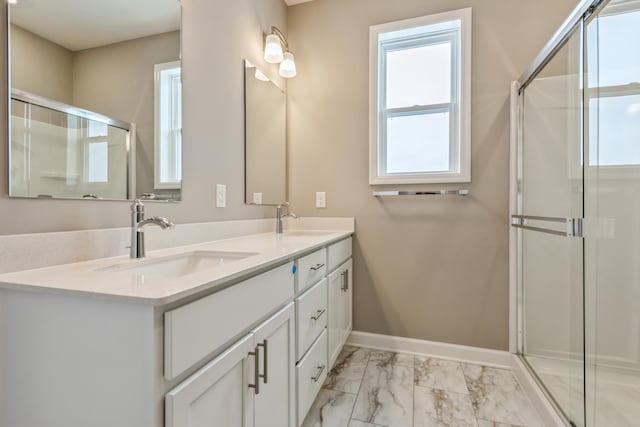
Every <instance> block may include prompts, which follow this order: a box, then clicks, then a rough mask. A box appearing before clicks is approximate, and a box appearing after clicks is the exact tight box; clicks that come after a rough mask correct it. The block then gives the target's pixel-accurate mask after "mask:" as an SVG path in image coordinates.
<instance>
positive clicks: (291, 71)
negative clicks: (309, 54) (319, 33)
mask: <svg viewBox="0 0 640 427" xmlns="http://www.w3.org/2000/svg"><path fill="white" fill-rule="evenodd" d="M296 74H298V71H297V70H296V61H295V60H294V59H293V53H291V52H285V54H284V59H283V60H282V62H281V63H280V75H281V76H282V77H284V78H285V79H290V78H293V77H295V76H296Z"/></svg>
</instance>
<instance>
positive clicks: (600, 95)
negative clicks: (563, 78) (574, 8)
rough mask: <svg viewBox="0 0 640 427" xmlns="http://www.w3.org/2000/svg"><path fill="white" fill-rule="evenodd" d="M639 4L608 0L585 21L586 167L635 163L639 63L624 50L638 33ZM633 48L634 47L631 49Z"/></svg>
mask: <svg viewBox="0 0 640 427" xmlns="http://www.w3.org/2000/svg"><path fill="white" fill-rule="evenodd" d="M639 23H640V2H637V1H626V2H618V3H615V2H611V3H610V4H609V5H608V6H607V7H606V8H605V9H604V10H603V11H602V12H601V14H600V15H599V16H598V17H597V18H596V20H594V21H592V22H591V23H590V24H589V27H588V30H587V46H588V47H589V49H588V51H587V64H588V68H587V69H588V74H587V75H588V79H587V82H588V85H589V88H588V91H587V97H588V101H589V110H588V112H589V122H588V124H589V133H588V137H589V138H588V140H589V152H588V154H589V163H588V164H589V166H599V167H604V168H607V169H609V170H611V171H613V170H618V171H622V170H624V169H627V170H629V169H630V168H631V167H633V168H635V169H636V170H637V167H638V165H640V144H638V135H639V134H640V120H639V119H640V85H639V84H638V83H633V82H637V81H638V80H639V79H640V61H639V60H638V55H637V54H625V53H623V52H626V50H625V49H626V46H627V43H628V41H629V40H637V39H638V37H640V26H639V25H638V24H639ZM635 52H637V49H636V50H635V51H634V53H635Z"/></svg>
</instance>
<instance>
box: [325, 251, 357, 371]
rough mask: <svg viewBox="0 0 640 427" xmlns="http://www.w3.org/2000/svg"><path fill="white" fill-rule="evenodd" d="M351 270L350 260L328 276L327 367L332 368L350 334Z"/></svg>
mask: <svg viewBox="0 0 640 427" xmlns="http://www.w3.org/2000/svg"><path fill="white" fill-rule="evenodd" d="M351 270H352V268H351V260H349V261H347V262H346V263H344V264H342V265H341V266H340V267H339V268H338V269H336V270H335V271H334V272H333V273H331V274H330V275H329V292H328V294H329V302H328V307H327V310H328V311H329V317H328V326H327V329H328V334H329V366H333V364H334V363H335V361H336V359H337V358H338V354H339V353H340V350H341V349H342V346H343V345H344V343H345V341H346V340H347V338H348V337H349V334H350V333H351V329H352V325H353V321H352V298H353V297H352V295H353V289H352V286H351V284H352V282H353V280H352V278H353V276H352V271H351Z"/></svg>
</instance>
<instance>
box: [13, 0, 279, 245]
mask: <svg viewBox="0 0 640 427" xmlns="http://www.w3.org/2000/svg"><path fill="white" fill-rule="evenodd" d="M182 7H183V31H182V42H183V52H182V56H183V79H184V86H183V91H184V93H183V95H184V106H183V114H184V123H183V124H184V134H183V136H184V165H185V167H184V171H183V176H184V183H183V184H184V188H183V195H182V196H183V202H182V203H180V204H149V205H150V206H149V207H148V208H147V212H148V213H149V214H151V215H165V216H167V217H169V218H171V219H172V220H174V221H176V222H177V223H190V222H200V221H212V220H223V219H240V218H260V217H267V216H272V215H273V214H274V212H273V209H272V208H266V207H262V208H261V207H255V206H245V205H244V168H243V163H244V157H243V156H244V149H243V145H244V144H243V127H244V126H243V116H244V113H243V109H244V108H243V105H244V104H243V63H242V59H243V58H248V59H250V60H251V61H252V62H254V63H256V64H258V65H260V66H263V67H264V68H267V66H266V65H265V64H264V63H263V61H262V59H261V58H262V54H261V52H262V48H263V33H264V32H266V31H267V30H268V29H269V28H270V26H271V25H277V26H279V27H280V28H282V29H283V30H285V31H286V20H287V18H286V13H287V11H286V7H285V5H284V3H283V2H282V1H281V0H235V1H230V2H212V1H209V0H182ZM0 21H1V22H2V25H4V22H5V19H4V11H2V17H1V18H0ZM2 33H3V34H5V33H6V28H4V27H2ZM2 46H3V47H2V49H4V43H3V44H2ZM0 57H2V58H5V53H1V54H0ZM0 68H3V69H4V68H6V67H0ZM268 69H269V70H272V72H273V71H274V70H275V68H274V67H273V66H269V67H268ZM275 73H277V71H275ZM1 78H4V77H3V76H0V79H1ZM5 91H6V88H5ZM0 104H1V103H0ZM5 108H6V107H5V105H4V104H2V107H1V108H0V116H1V117H6V111H5ZM5 132H6V119H3V120H2V122H1V124H0V134H3V135H4V134H5ZM0 153H1V154H0V188H1V190H0V191H1V193H0V194H1V196H0V218H1V221H0V234H14V233H28V232H43V231H59V230H78V229H92V228H109V227H122V226H127V225H129V215H128V213H129V203H128V202H99V201H86V200H81V201H55V200H21V199H8V198H7V196H6V194H7V182H6V176H7V160H6V155H7V149H6V146H5V149H4V150H2V151H1V152H0ZM216 183H219V184H226V185H227V208H224V209H218V208H216V207H215V194H214V193H215V185H216Z"/></svg>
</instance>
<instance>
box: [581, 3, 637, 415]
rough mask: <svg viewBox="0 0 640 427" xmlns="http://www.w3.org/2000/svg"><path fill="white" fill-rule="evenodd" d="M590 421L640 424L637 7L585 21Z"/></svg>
mask: <svg viewBox="0 0 640 427" xmlns="http://www.w3.org/2000/svg"><path fill="white" fill-rule="evenodd" d="M585 25H586V37H585V55H586V58H585V59H586V60H585V64H586V70H585V72H586V79H585V80H586V82H587V90H586V91H585V104H586V105H585V106H586V107H587V110H586V115H585V120H586V123H585V157H586V161H585V163H586V167H585V217H586V220H587V225H588V229H587V231H588V235H587V238H586V240H585V265H586V266H587V268H586V270H585V273H586V275H585V293H586V295H585V296H586V351H587V358H586V361H587V408H588V409H587V423H588V425H589V426H597V427H609V426H614V425H615V426H616V427H626V426H637V425H639V423H640V421H639V420H640V261H639V260H640V83H639V82H640V44H638V42H637V40H640V2H638V1H637V0H633V1H631V0H625V1H610V2H608V3H607V4H606V5H605V6H603V7H601V8H600V9H599V10H598V11H597V13H596V14H595V15H593V16H592V17H591V18H590V19H589V20H588V21H587V22H586V24H585Z"/></svg>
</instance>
